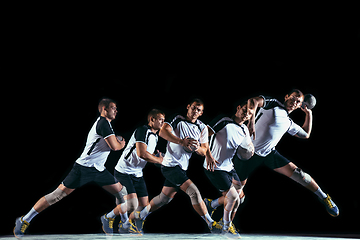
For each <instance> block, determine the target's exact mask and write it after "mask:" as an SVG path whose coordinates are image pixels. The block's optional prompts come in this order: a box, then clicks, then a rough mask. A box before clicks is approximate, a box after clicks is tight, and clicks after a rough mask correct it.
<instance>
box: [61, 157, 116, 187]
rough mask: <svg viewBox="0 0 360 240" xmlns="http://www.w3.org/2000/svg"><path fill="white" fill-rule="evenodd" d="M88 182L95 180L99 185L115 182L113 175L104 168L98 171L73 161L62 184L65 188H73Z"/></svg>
mask: <svg viewBox="0 0 360 240" xmlns="http://www.w3.org/2000/svg"><path fill="white" fill-rule="evenodd" d="M89 182H95V183H97V184H98V185H100V186H106V185H112V184H115V183H117V182H116V181H115V179H114V176H113V175H111V173H110V172H109V171H108V170H106V169H105V170H104V171H102V172H100V171H99V170H97V169H96V168H95V167H84V166H81V165H80V164H78V163H75V164H74V166H73V168H72V169H71V171H70V172H69V174H68V175H67V176H66V177H65V179H64V181H63V182H62V184H64V186H65V187H67V188H70V189H75V188H78V187H81V186H83V185H85V184H87V183H89Z"/></svg>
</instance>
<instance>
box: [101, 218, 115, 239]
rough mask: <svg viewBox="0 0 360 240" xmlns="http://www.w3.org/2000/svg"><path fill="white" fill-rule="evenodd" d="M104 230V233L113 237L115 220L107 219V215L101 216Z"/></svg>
mask: <svg viewBox="0 0 360 240" xmlns="http://www.w3.org/2000/svg"><path fill="white" fill-rule="evenodd" d="M100 219H101V223H102V229H103V231H104V233H106V234H110V235H112V234H113V233H114V227H113V226H114V221H115V219H114V218H108V217H106V214H105V215H103V216H101V218H100Z"/></svg>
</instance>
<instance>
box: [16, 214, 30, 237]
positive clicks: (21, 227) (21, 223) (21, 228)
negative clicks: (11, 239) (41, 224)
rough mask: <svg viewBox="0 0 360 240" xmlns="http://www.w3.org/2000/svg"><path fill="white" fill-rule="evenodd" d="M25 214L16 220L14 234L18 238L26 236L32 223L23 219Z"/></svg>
mask: <svg viewBox="0 0 360 240" xmlns="http://www.w3.org/2000/svg"><path fill="white" fill-rule="evenodd" d="M23 217H24V216H21V217H18V218H17V219H16V220H15V227H14V230H13V233H14V236H15V237H16V238H18V239H20V238H21V237H23V236H24V234H25V231H26V229H27V228H28V227H29V225H30V223H28V222H27V221H25V220H23Z"/></svg>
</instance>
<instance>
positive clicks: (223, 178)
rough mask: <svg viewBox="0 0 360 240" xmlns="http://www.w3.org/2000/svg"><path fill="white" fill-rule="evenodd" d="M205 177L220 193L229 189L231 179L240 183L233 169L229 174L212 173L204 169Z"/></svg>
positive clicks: (222, 172)
mask: <svg viewBox="0 0 360 240" xmlns="http://www.w3.org/2000/svg"><path fill="white" fill-rule="evenodd" d="M204 171H205V175H206V176H207V177H208V178H209V180H210V182H211V183H212V184H213V185H214V187H216V188H217V190H219V191H220V192H225V191H227V190H229V189H230V187H231V184H232V181H233V179H235V180H236V181H238V182H240V179H239V176H238V175H237V174H236V171H235V169H233V170H231V171H230V172H226V171H222V170H215V171H213V172H211V171H209V170H206V169H204Z"/></svg>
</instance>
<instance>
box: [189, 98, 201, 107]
mask: <svg viewBox="0 0 360 240" xmlns="http://www.w3.org/2000/svg"><path fill="white" fill-rule="evenodd" d="M194 102H196V103H198V105H203V106H204V102H203V101H202V100H201V99H200V98H194V99H193V100H191V101H190V102H189V105H191V104H193V103H194Z"/></svg>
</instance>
